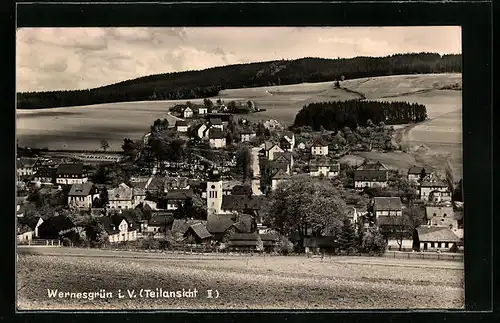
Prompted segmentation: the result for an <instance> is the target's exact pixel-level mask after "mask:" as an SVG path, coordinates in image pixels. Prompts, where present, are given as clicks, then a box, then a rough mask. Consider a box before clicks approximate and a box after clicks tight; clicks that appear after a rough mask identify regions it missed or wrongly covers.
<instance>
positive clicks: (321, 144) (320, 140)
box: [311, 138, 328, 147]
mask: <svg viewBox="0 0 500 323" xmlns="http://www.w3.org/2000/svg"><path fill="white" fill-rule="evenodd" d="M311 147H328V143H327V142H326V141H325V140H324V139H323V138H317V139H315V140H314V141H313V143H312V146H311Z"/></svg>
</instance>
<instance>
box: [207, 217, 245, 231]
mask: <svg viewBox="0 0 500 323" xmlns="http://www.w3.org/2000/svg"><path fill="white" fill-rule="evenodd" d="M233 225H234V227H235V228H236V229H237V230H238V231H239V232H243V233H244V232H250V230H251V227H252V217H251V216H250V215H248V214H214V215H211V216H209V217H208V220H207V226H206V228H207V230H208V231H209V232H210V233H212V234H216V233H224V232H226V231H227V229H229V228H230V227H231V226H233Z"/></svg>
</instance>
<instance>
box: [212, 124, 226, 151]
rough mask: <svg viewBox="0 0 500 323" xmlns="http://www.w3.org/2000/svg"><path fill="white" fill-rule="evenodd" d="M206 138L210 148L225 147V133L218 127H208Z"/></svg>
mask: <svg viewBox="0 0 500 323" xmlns="http://www.w3.org/2000/svg"><path fill="white" fill-rule="evenodd" d="M208 139H209V143H210V147H212V148H224V147H226V134H225V133H224V132H223V131H222V130H220V129H218V128H213V129H210V132H209V134H208Z"/></svg>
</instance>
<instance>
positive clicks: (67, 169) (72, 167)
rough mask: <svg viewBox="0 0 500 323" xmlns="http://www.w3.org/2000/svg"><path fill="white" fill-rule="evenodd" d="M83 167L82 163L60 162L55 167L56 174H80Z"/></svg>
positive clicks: (82, 171)
mask: <svg viewBox="0 0 500 323" xmlns="http://www.w3.org/2000/svg"><path fill="white" fill-rule="evenodd" d="M84 171H85V169H84V167H83V164H82V163H76V164H60V165H59V166H58V167H57V172H56V174H57V175H82V174H83V173H84Z"/></svg>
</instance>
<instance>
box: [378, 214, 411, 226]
mask: <svg viewBox="0 0 500 323" xmlns="http://www.w3.org/2000/svg"><path fill="white" fill-rule="evenodd" d="M377 224H378V225H379V226H383V225H404V224H405V223H404V218H403V217H402V216H394V215H393V216H389V215H381V216H379V217H378V218H377Z"/></svg>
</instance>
